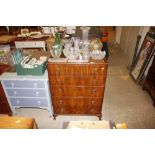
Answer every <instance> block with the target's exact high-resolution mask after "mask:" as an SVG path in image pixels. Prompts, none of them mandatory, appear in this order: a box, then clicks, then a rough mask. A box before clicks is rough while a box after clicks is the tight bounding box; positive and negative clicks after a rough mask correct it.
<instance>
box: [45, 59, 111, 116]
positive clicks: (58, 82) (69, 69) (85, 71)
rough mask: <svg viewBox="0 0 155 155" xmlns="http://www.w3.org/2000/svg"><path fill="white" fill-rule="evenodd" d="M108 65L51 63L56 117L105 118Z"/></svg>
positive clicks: (52, 94) (50, 73)
mask: <svg viewBox="0 0 155 155" xmlns="http://www.w3.org/2000/svg"><path fill="white" fill-rule="evenodd" d="M107 68H108V63H107V62H105V61H101V62H98V63H97V62H89V63H67V62H66V63H54V62H49V63H48V76H49V86H50V92H51V98H52V104H53V117H54V119H55V118H56V116H57V115H92V116H98V117H99V119H101V117H102V113H101V111H102V104H103V98H104V90H105V82H106V76H107Z"/></svg>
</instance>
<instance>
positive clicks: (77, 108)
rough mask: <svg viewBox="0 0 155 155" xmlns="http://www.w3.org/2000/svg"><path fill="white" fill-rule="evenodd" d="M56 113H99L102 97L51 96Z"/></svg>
mask: <svg viewBox="0 0 155 155" xmlns="http://www.w3.org/2000/svg"><path fill="white" fill-rule="evenodd" d="M53 108H54V113H56V114H100V113H101V109H102V98H95V99H94V98H89V99H88V98H80V99H79V98H53Z"/></svg>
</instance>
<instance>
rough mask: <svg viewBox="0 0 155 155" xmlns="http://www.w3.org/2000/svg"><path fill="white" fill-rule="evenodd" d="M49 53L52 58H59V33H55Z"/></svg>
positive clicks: (60, 42)
mask: <svg viewBox="0 0 155 155" xmlns="http://www.w3.org/2000/svg"><path fill="white" fill-rule="evenodd" d="M50 52H51V55H52V56H53V58H59V57H60V55H61V52H62V41H61V39H60V34H58V33H56V34H55V41H54V43H53V45H52V48H51V50H50Z"/></svg>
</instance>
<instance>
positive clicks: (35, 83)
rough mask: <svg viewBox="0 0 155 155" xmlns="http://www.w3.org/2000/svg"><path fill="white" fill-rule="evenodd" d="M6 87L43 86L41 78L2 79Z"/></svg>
mask: <svg viewBox="0 0 155 155" xmlns="http://www.w3.org/2000/svg"><path fill="white" fill-rule="evenodd" d="M3 82H4V86H5V87H6V88H45V85H44V81H41V80H38V81H37V80H35V81H33V80H31V81H30V80H3Z"/></svg>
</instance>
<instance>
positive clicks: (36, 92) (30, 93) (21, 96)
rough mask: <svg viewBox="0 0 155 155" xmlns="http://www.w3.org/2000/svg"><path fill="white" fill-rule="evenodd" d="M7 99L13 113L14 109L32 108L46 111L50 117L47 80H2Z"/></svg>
mask: <svg viewBox="0 0 155 155" xmlns="http://www.w3.org/2000/svg"><path fill="white" fill-rule="evenodd" d="M2 83H3V88H4V90H5V93H6V96H7V99H8V101H9V104H10V106H11V108H12V111H13V113H15V112H16V111H15V108H20V107H33V108H43V109H47V110H48V111H49V113H50V115H51V100H50V96H49V86H48V80H47V79H45V80H44V79H37V80H34V77H33V79H32V80H31V79H24V80H23V79H18V78H17V79H13V80H10V79H9V80H2Z"/></svg>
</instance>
